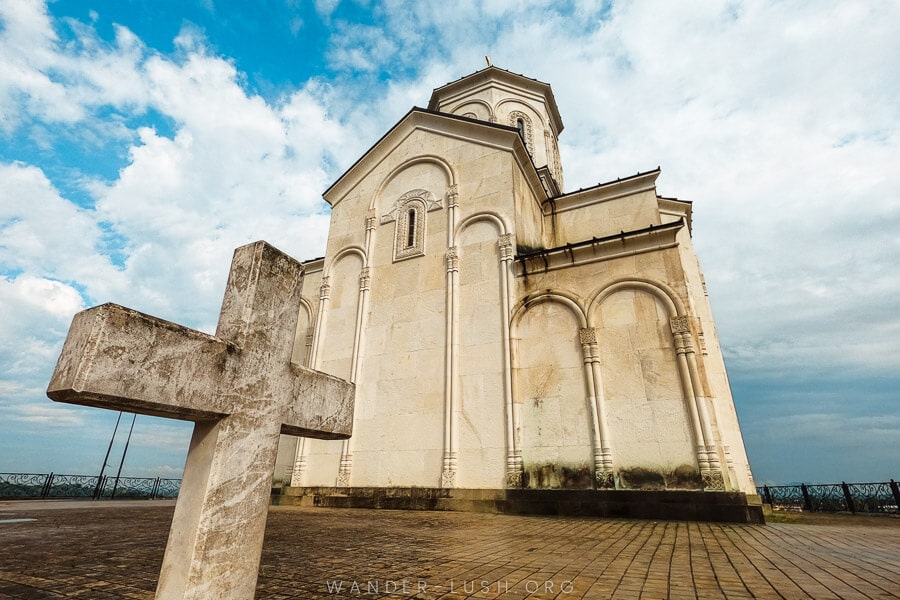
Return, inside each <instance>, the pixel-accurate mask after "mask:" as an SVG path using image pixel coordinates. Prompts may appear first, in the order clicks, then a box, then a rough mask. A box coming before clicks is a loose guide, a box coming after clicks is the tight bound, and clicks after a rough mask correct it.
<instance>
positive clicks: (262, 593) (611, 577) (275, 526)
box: [0, 501, 900, 600]
mask: <svg viewBox="0 0 900 600" xmlns="http://www.w3.org/2000/svg"><path fill="white" fill-rule="evenodd" d="M54 509H55V510H54ZM172 510H173V509H172V504H171V503H159V502H156V503H154V502H147V501H132V502H126V503H122V502H113V503H110V502H103V503H99V502H97V503H91V502H69V503H55V502H52V501H45V502H44V503H43V504H38V503H34V502H30V503H28V502H26V503H16V502H0V598H33V599H44V598H46V599H49V598H85V599H100V600H102V599H107V598H134V599H148V600H149V599H152V598H153V590H154V588H155V582H156V577H157V574H158V570H159V566H160V564H161V562H162V555H163V550H164V547H165V541H166V536H167V532H168V527H169V523H170V522H171V518H172ZM25 519H33V520H25ZM872 522H873V520H872V519H869V520H865V519H860V520H858V521H853V520H852V519H851V518H849V517H848V518H845V519H836V520H834V521H833V522H830V523H827V524H816V525H807V524H769V525H765V526H754V525H734V524H710V523H687V522H653V521H625V520H612V519H609V520H605V519H579V518H556V517H533V516H528V517H526V516H512V515H494V514H471V513H447V512H411V511H410V512H405V511H370V510H349V509H346V510H345V509H309V508H294V507H273V508H272V510H271V512H270V514H269V522H268V527H267V529H266V540H265V546H264V549H263V556H262V564H261V567H260V579H259V585H258V588H257V598H259V599H269V600H276V599H287V598H302V599H321V598H391V599H401V598H407V599H408V598H416V599H419V600H425V599H428V600H438V599H440V600H463V599H470V598H499V599H503V600H520V599H523V598H532V599H535V600H538V599H543V600H546V599H551V598H556V599H568V598H571V599H582V598H589V599H610V598H615V599H620V598H621V599H626V598H636V599H660V598H671V599H681V598H685V599H687V598H691V599H694V600H700V599H706V598H710V599H713V598H783V599H788V600H792V599H795V598H797V599H799V598H812V599H815V600H820V599H829V598H848V599H849V598H900V519H896V518H889V517H885V518H882V519H880V520H878V521H874V522H875V523H876V525H875V526H863V525H861V524H862V523H872ZM338 587H339V588H340V591H338ZM376 588H377V592H376V591H375V590H376Z"/></svg>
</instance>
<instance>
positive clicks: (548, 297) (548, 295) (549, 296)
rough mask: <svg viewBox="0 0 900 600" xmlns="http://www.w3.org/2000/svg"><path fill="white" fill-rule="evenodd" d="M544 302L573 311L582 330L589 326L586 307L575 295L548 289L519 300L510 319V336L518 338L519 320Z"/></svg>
mask: <svg viewBox="0 0 900 600" xmlns="http://www.w3.org/2000/svg"><path fill="white" fill-rule="evenodd" d="M542 302H557V303H559V304H562V305H563V306H565V307H566V308H568V309H569V310H571V311H572V313H573V314H574V315H575V318H576V319H577V320H578V326H579V327H580V328H585V327H587V326H588V321H587V313H586V312H585V310H584V306H582V304H581V301H580V300H579V299H578V297H577V296H576V295H575V294H571V293H569V292H566V291H563V290H550V289H548V290H543V291H540V292H535V293H533V294H529V295H527V296H525V297H524V298H522V299H521V300H519V301H518V302H517V303H516V305H515V306H514V307H513V310H512V316H511V317H510V324H511V325H512V328H511V330H510V334H511V336H512V337H513V338H515V337H516V335H515V334H516V327H517V325H518V322H519V320H520V319H521V318H522V315H523V314H525V311H527V310H528V308H529V307H531V306H535V305H537V304H540V303H542Z"/></svg>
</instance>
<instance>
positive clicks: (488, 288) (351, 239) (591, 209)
mask: <svg viewBox="0 0 900 600" xmlns="http://www.w3.org/2000/svg"><path fill="white" fill-rule="evenodd" d="M562 131H563V122H562V118H561V117H560V113H559V109H558V108H557V105H556V101H555V100H554V97H553V93H552V91H551V89H550V86H549V85H548V84H546V83H542V82H540V81H536V80H534V79H530V78H527V77H524V76H521V75H517V74H514V73H510V72H508V71H505V70H503V69H499V68H496V67H493V66H489V67H487V68H485V69H483V70H481V71H478V72H476V73H474V74H472V75H469V76H467V77H464V78H462V79H459V80H457V81H455V82H452V83H449V84H447V85H445V86H443V87H439V88H437V89H436V90H434V92H433V94H432V96H431V100H430V102H429V103H428V108H427V109H421V108H413V109H412V110H410V111H409V112H408V113H407V114H406V115H405V116H404V117H403V118H402V119H401V120H400V121H399V122H398V123H397V124H396V125H394V127H393V128H391V129H390V131H388V132H387V133H386V134H385V135H384V136H383V137H382V138H381V139H380V140H378V141H377V142H376V143H375V145H374V146H372V147H371V148H370V149H369V150H368V151H367V152H366V153H365V154H364V155H363V156H362V157H361V158H360V159H359V160H358V161H357V162H356V163H355V164H354V165H353V166H352V167H350V168H349V170H347V172H346V173H344V174H343V175H342V176H341V177H340V178H339V179H338V180H337V181H336V182H335V183H334V184H333V185H332V186H331V187H330V188H328V190H327V191H326V192H325V193H324V197H325V200H326V201H327V202H328V203H329V204H330V205H331V207H332V215H331V228H330V232H329V236H328V245H327V250H326V255H325V257H324V258H320V259H316V260H311V261H308V262H306V263H305V267H306V276H305V281H304V288H303V289H304V305H303V306H304V308H303V311H302V313H301V315H300V324H299V326H298V331H297V337H296V345H295V350H294V360H295V362H297V363H299V364H303V365H306V366H309V367H312V368H315V369H318V370H321V371H324V372H326V373H330V374H333V375H336V376H339V377H341V378H344V379H347V380H349V381H351V382H353V383H355V384H356V394H357V395H356V408H355V415H354V426H353V436H352V438H351V439H350V440H348V441H344V442H341V441H324V440H314V439H303V438H300V439H298V438H294V437H287V436H283V437H282V442H281V447H280V450H279V459H278V462H279V464H278V465H277V466H276V473H278V474H283V473H286V475H285V478H286V479H285V481H284V483H285V484H287V483H288V482H289V484H290V486H291V487H292V488H315V487H332V488H349V489H353V488H435V489H442V488H451V489H494V490H498V489H501V490H502V489H510V488H513V489H518V488H524V489H557V488H560V489H616V490H629V489H630V490H685V489H687V490H701V489H702V490H726V491H738V492H743V493H745V494H755V493H756V492H755V489H754V483H753V479H752V476H751V473H750V466H749V463H748V461H747V455H746V452H745V449H744V443H743V440H742V437H741V431H740V427H739V425H738V419H737V416H736V414H735V409H734V403H733V400H732V397H731V391H730V388H729V384H728V378H727V376H726V372H725V365H724V362H723V359H722V352H721V349H720V348H719V342H718V339H717V335H716V329H715V324H714V322H713V317H712V312H711V310H710V305H709V301H708V298H707V295H706V290H705V285H704V281H703V274H702V272H701V270H700V265H699V263H698V260H697V256H696V254H695V252H694V247H693V245H692V243H691V203H690V202H686V201H683V200H677V199H674V198H668V197H663V196H660V195H659V194H658V193H657V190H656V184H655V182H656V179H657V177H658V176H659V174H660V171H659V169H654V170H650V171H647V172H643V173H639V174H637V175H633V176H629V177H625V178H622V179H615V180H612V181H609V182H607V183H601V184H599V185H596V186H594V187H590V188H587V189H581V190H578V191H575V192H565V191H564V188H563V171H562V165H561V164H560V157H559V150H558V146H557V143H558V142H557V139H558V136H559V135H560V134H561V133H562Z"/></svg>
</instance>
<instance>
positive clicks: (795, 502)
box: [756, 479, 900, 514]
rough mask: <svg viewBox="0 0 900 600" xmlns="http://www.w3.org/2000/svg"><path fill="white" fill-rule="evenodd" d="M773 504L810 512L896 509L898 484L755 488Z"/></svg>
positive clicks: (899, 497)
mask: <svg viewBox="0 0 900 600" xmlns="http://www.w3.org/2000/svg"><path fill="white" fill-rule="evenodd" d="M756 491H757V492H758V493H759V495H760V497H761V498H762V500H763V502H765V503H766V504H771V505H772V508H777V509H782V510H797V511H809V512H850V513H854V514H856V513H898V512H900V485H898V484H897V482H896V481H894V480H893V479H891V480H890V481H882V482H877V483H846V482H843V481H842V482H841V483H825V484H805V483H801V484H800V485H763V486H760V487H757V488H756Z"/></svg>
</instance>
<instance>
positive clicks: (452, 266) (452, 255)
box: [444, 246, 459, 272]
mask: <svg viewBox="0 0 900 600" xmlns="http://www.w3.org/2000/svg"><path fill="white" fill-rule="evenodd" d="M444 258H445V259H446V261H447V272H451V271H459V249H458V248H457V247H456V246H450V247H449V248H447V252H446V253H445V254H444Z"/></svg>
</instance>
